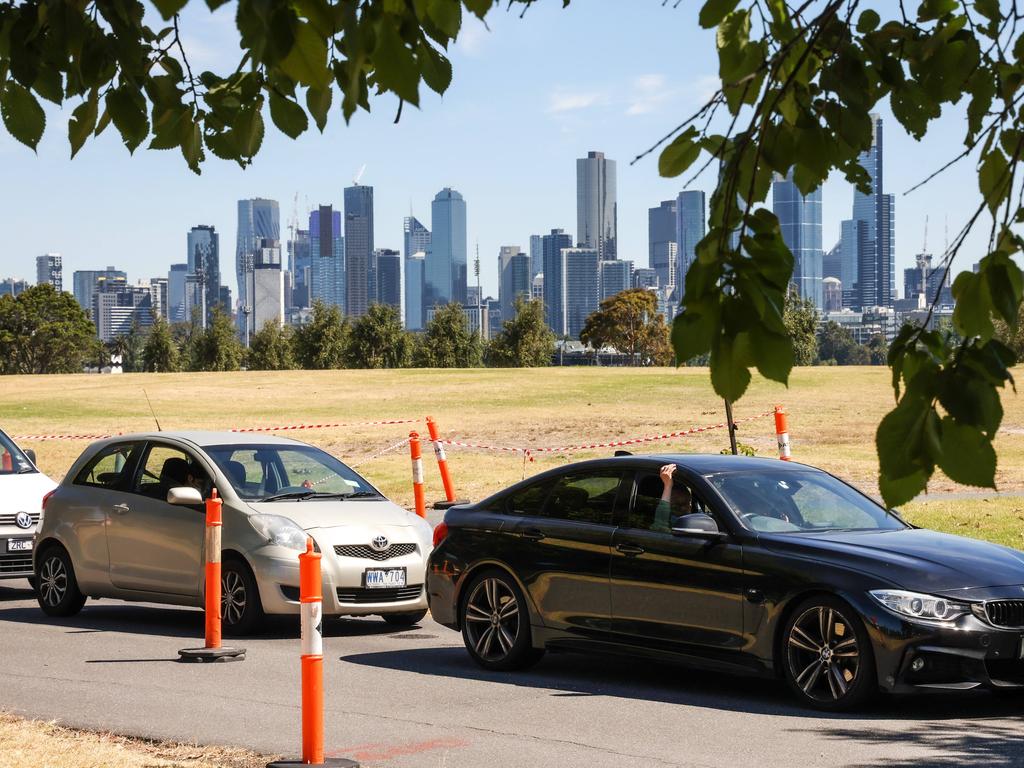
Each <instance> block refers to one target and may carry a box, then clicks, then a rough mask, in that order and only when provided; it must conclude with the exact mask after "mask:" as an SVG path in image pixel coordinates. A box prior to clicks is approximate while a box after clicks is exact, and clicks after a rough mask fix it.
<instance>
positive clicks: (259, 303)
mask: <svg viewBox="0 0 1024 768" xmlns="http://www.w3.org/2000/svg"><path fill="white" fill-rule="evenodd" d="M248 277H249V285H248V286H247V287H246V295H247V296H249V304H248V306H249V312H248V314H247V316H246V320H247V323H248V327H247V330H246V333H245V340H246V343H247V344H248V341H249V339H251V338H252V334H254V333H256V332H257V331H259V330H262V329H263V327H264V326H265V325H266V324H267V323H271V324H274V325H277V326H278V327H280V326H281V325H283V324H284V307H285V303H284V272H283V271H282V270H281V243H280V241H278V240H270V239H268V238H265V239H263V240H261V241H260V244H259V247H258V248H256V249H255V250H254V251H253V258H252V269H251V270H250V271H249V273H248Z"/></svg>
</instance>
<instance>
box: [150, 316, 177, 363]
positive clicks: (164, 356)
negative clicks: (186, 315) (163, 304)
mask: <svg viewBox="0 0 1024 768" xmlns="http://www.w3.org/2000/svg"><path fill="white" fill-rule="evenodd" d="M180 358H181V355H180V353H179V352H178V345H177V344H176V343H175V340H174V337H173V336H172V335H171V329H170V327H169V326H168V325H167V321H166V320H164V319H163V318H162V317H157V318H156V319H155V320H154V321H153V327H152V328H150V329H149V335H148V336H147V337H146V343H145V345H144V346H143V347H142V369H143V370H144V371H149V372H152V373H172V372H174V371H177V370H178V366H179V361H180Z"/></svg>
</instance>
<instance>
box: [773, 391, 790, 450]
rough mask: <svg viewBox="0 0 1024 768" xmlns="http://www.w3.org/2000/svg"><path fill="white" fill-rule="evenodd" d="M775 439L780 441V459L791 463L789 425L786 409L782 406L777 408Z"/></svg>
mask: <svg viewBox="0 0 1024 768" xmlns="http://www.w3.org/2000/svg"><path fill="white" fill-rule="evenodd" d="M775 437H776V438H777V439H778V441H779V458H780V459H782V460H783V461H789V460H790V458H791V456H790V452H789V424H788V422H787V421H786V409H785V408H783V407H782V406H781V405H776V406H775Z"/></svg>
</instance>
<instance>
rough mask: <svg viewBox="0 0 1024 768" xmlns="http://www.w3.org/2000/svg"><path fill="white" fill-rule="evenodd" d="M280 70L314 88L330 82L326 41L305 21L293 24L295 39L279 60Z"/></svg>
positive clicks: (323, 86) (324, 86)
mask: <svg viewBox="0 0 1024 768" xmlns="http://www.w3.org/2000/svg"><path fill="white" fill-rule="evenodd" d="M281 70H282V71H283V72H284V73H285V74H286V75H288V76H289V77H290V78H291V79H292V80H294V81H296V82H298V83H302V84H303V85H308V86H311V87H314V88H326V87H327V86H328V85H329V84H330V82H331V70H330V69H328V67H327V43H326V42H325V41H324V38H323V37H321V36H320V35H318V34H317V32H316V30H315V29H313V26H312V25H310V24H307V23H305V22H299V23H298V24H296V25H295V41H294V42H293V43H292V47H291V50H290V51H289V52H288V55H287V56H285V57H284V59H283V60H282V61H281Z"/></svg>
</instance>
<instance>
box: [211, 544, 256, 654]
mask: <svg viewBox="0 0 1024 768" xmlns="http://www.w3.org/2000/svg"><path fill="white" fill-rule="evenodd" d="M220 618H221V626H222V627H223V630H224V634H225V635H228V636H230V637H244V636H246V635H250V634H252V633H253V632H255V631H256V630H257V629H258V628H259V627H260V625H261V624H262V623H263V618H264V613H263V603H262V602H261V601H260V591H259V588H258V587H257V586H256V578H255V577H254V576H253V575H252V571H250V570H249V566H248V565H247V564H246V563H244V562H243V561H241V560H239V559H237V558H234V557H232V558H228V559H226V560H225V561H224V565H223V566H222V567H221V573H220Z"/></svg>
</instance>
